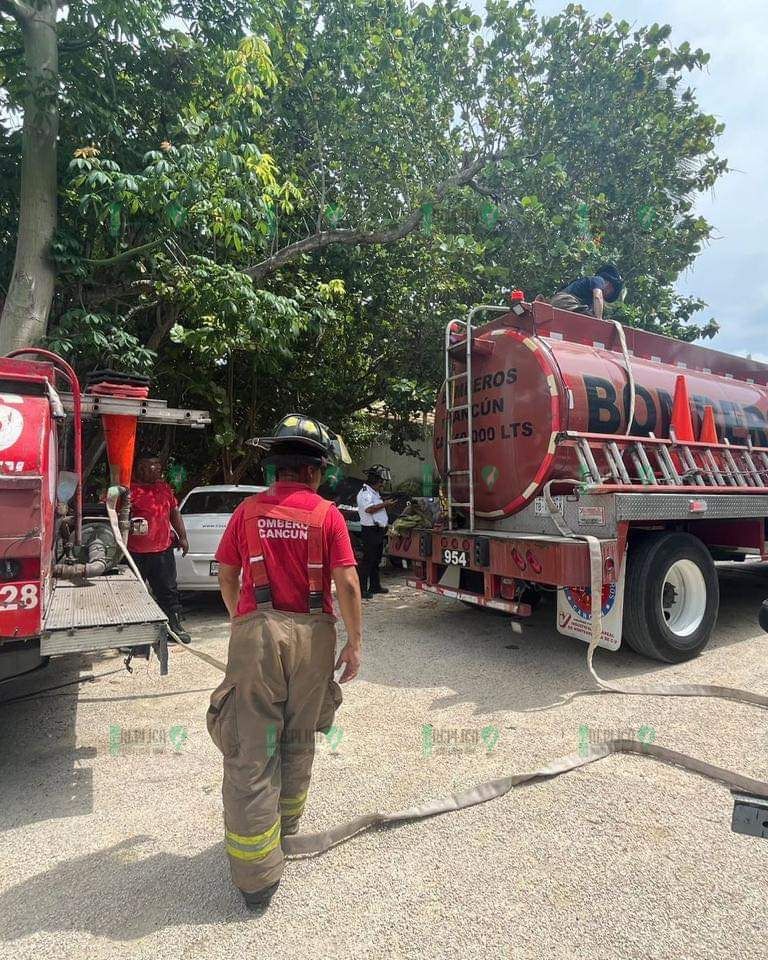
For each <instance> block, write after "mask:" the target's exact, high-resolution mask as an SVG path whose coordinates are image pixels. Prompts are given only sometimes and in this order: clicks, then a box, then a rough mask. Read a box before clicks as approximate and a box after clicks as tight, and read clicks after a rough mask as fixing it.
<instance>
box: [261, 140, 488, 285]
mask: <svg viewBox="0 0 768 960" xmlns="http://www.w3.org/2000/svg"><path fill="white" fill-rule="evenodd" d="M501 156H502V155H501V154H500V153H497V154H491V155H489V156H484V157H478V158H477V159H476V160H473V161H472V163H470V164H469V165H468V166H466V167H463V168H462V169H461V170H459V172H458V173H455V174H454V175H453V176H451V177H447V178H446V179H445V180H443V181H442V182H441V183H439V184H438V185H437V186H436V187H435V189H434V192H433V195H432V197H430V198H427V199H425V203H439V202H440V201H441V200H443V198H444V197H445V195H446V194H447V193H448V191H449V190H452V189H454V188H456V187H463V186H466V185H467V184H468V183H471V181H472V180H473V179H474V177H475V176H476V175H477V174H478V173H479V172H480V171H481V170H482V169H483V167H485V166H486V164H488V163H495V162H496V161H497V160H499V159H500V158H501ZM421 218H422V208H421V206H419V207H417V208H416V209H415V210H414V211H413V212H412V213H411V214H409V215H408V216H407V217H406V218H405V219H404V220H401V221H400V223H396V224H394V225H393V226H391V227H386V228H384V229H381V230H374V231H372V232H370V233H368V232H366V231H365V230H325V231H318V232H317V233H315V234H313V235H312V236H310V237H305V238H304V239H303V240H298V241H297V242H296V243H292V244H290V245H289V246H287V247H283V248H282V250H278V251H277V253H275V254H273V255H272V256H271V257H267V259H266V260H262V261H261V263H257V264H255V265H254V266H252V267H248V268H247V269H246V270H244V271H243V273H245V274H246V275H247V276H249V277H250V278H251V279H252V280H263V279H264V277H267V276H269V275H270V274H271V273H274V272H275V271H276V270H279V269H280V267H282V266H283V265H284V264H286V263H290V261H291V260H295V259H296V257H299V256H301V255H302V254H304V253H311V252H312V251H313V250H320V249H322V248H323V247H328V246H331V244H336V243H338V244H342V245H345V246H361V247H370V246H379V245H382V246H383V245H385V244H388V243H396V242H397V241H398V240H402V239H403V238H404V237H407V236H408V234H409V233H413V231H414V230H416V229H417V228H418V226H419V224H420V223H421Z"/></svg>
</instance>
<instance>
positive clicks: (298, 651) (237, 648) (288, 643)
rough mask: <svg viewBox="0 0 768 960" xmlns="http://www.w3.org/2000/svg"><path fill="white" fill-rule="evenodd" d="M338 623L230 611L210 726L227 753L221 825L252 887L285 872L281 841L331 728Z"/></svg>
mask: <svg viewBox="0 0 768 960" xmlns="http://www.w3.org/2000/svg"><path fill="white" fill-rule="evenodd" d="M335 647H336V628H335V626H334V619H333V617H330V616H328V615H327V614H325V613H318V614H299V613H281V612H278V611H272V610H269V611H268V612H265V613H259V612H255V613H249V614H246V615H245V616H242V617H235V619H234V620H233V621H232V634H231V637H230V641H229V657H228V660H227V672H226V674H225V676H224V680H223V681H222V683H221V684H220V685H219V686H218V687H217V688H216V690H214V692H213V693H212V694H211V702H210V706H209V708H208V714H207V718H206V719H207V724H208V732H209V733H210V735H211V738H212V740H213V742H214V743H215V744H216V746H217V747H218V748H219V750H220V751H221V753H222V755H223V757H224V783H223V786H222V795H223V798H224V831H225V842H226V847H227V854H228V856H229V865H230V870H231V872H232V879H233V880H234V882H235V884H236V885H237V886H238V887H239V888H240V889H241V890H244V891H246V892H247V893H256V892H258V891H260V890H263V889H265V888H266V887H269V886H271V885H272V884H273V883H276V882H277V881H278V880H279V879H280V877H281V875H282V872H283V852H282V849H281V846H280V838H281V836H283V835H287V834H290V833H296V831H297V830H298V822H299V818H300V817H301V814H302V813H303V811H304V804H305V802H306V799H307V791H308V789H309V781H310V777H311V773H312V761H313V759H314V755H315V737H316V734H317V732H318V731H321V732H327V731H328V730H329V729H330V727H331V725H332V724H333V718H334V714H335V711H336V707H337V706H338V705H339V704H340V703H341V690H340V689H339V685H338V684H337V683H336V682H335V680H334V679H333V666H334V658H335Z"/></svg>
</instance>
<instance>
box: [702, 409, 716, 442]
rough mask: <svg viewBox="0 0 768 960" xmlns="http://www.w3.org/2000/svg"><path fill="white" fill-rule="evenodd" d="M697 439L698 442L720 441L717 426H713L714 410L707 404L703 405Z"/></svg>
mask: <svg viewBox="0 0 768 960" xmlns="http://www.w3.org/2000/svg"><path fill="white" fill-rule="evenodd" d="M699 441H700V443H720V441H719V440H718V437H717V427H716V426H715V411H714V410H713V409H712V407H711V406H710V405H709V404H707V406H706V407H704V417H703V418H702V421H701V432H700V433H699Z"/></svg>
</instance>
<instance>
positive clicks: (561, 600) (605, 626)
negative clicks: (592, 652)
mask: <svg viewBox="0 0 768 960" xmlns="http://www.w3.org/2000/svg"><path fill="white" fill-rule="evenodd" d="M626 567H627V565H626V562H624V563H622V565H621V572H620V574H619V578H618V580H617V581H616V583H607V584H605V585H604V587H603V597H602V633H601V637H602V639H601V640H600V643H599V644H598V646H600V647H604V648H605V649H606V650H618V649H619V647H620V646H621V625H622V620H623V617H624V576H625V573H626ZM591 605H592V591H591V590H590V588H589V587H563V588H562V589H560V590H558V591H557V632H558V633H562V634H563V635H564V636H566V637H576V638H577V639H578V640H583V641H584V643H589V642H590V641H591V639H592V613H591Z"/></svg>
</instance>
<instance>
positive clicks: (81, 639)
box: [40, 570, 167, 656]
mask: <svg viewBox="0 0 768 960" xmlns="http://www.w3.org/2000/svg"><path fill="white" fill-rule="evenodd" d="M166 622H167V617H166V616H165V614H164V613H163V611H162V610H161V609H160V608H159V607H158V605H157V604H156V603H155V601H154V600H153V599H152V597H151V596H150V595H149V594H148V593H147V591H146V590H145V589H144V586H143V585H142V584H141V583H140V582H139V581H138V580H136V578H135V577H134V576H133V574H132V573H131V572H130V571H128V570H126V571H123V572H120V573H116V574H112V575H110V576H104V577H98V578H94V579H93V580H88V581H83V580H59V581H57V582H56V586H55V587H54V590H53V596H52V597H51V599H50V602H49V604H48V609H47V612H46V615H45V619H44V621H43V630H42V638H41V641H40V653H41V654H42V655H43V656H55V655H57V654H62V653H76V652H81V651H82V652H84V651H87V650H105V649H111V648H114V647H130V646H135V645H137V644H144V643H155V642H156V641H158V640H160V639H161V638H162V637H163V635H164V633H165V625H166Z"/></svg>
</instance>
